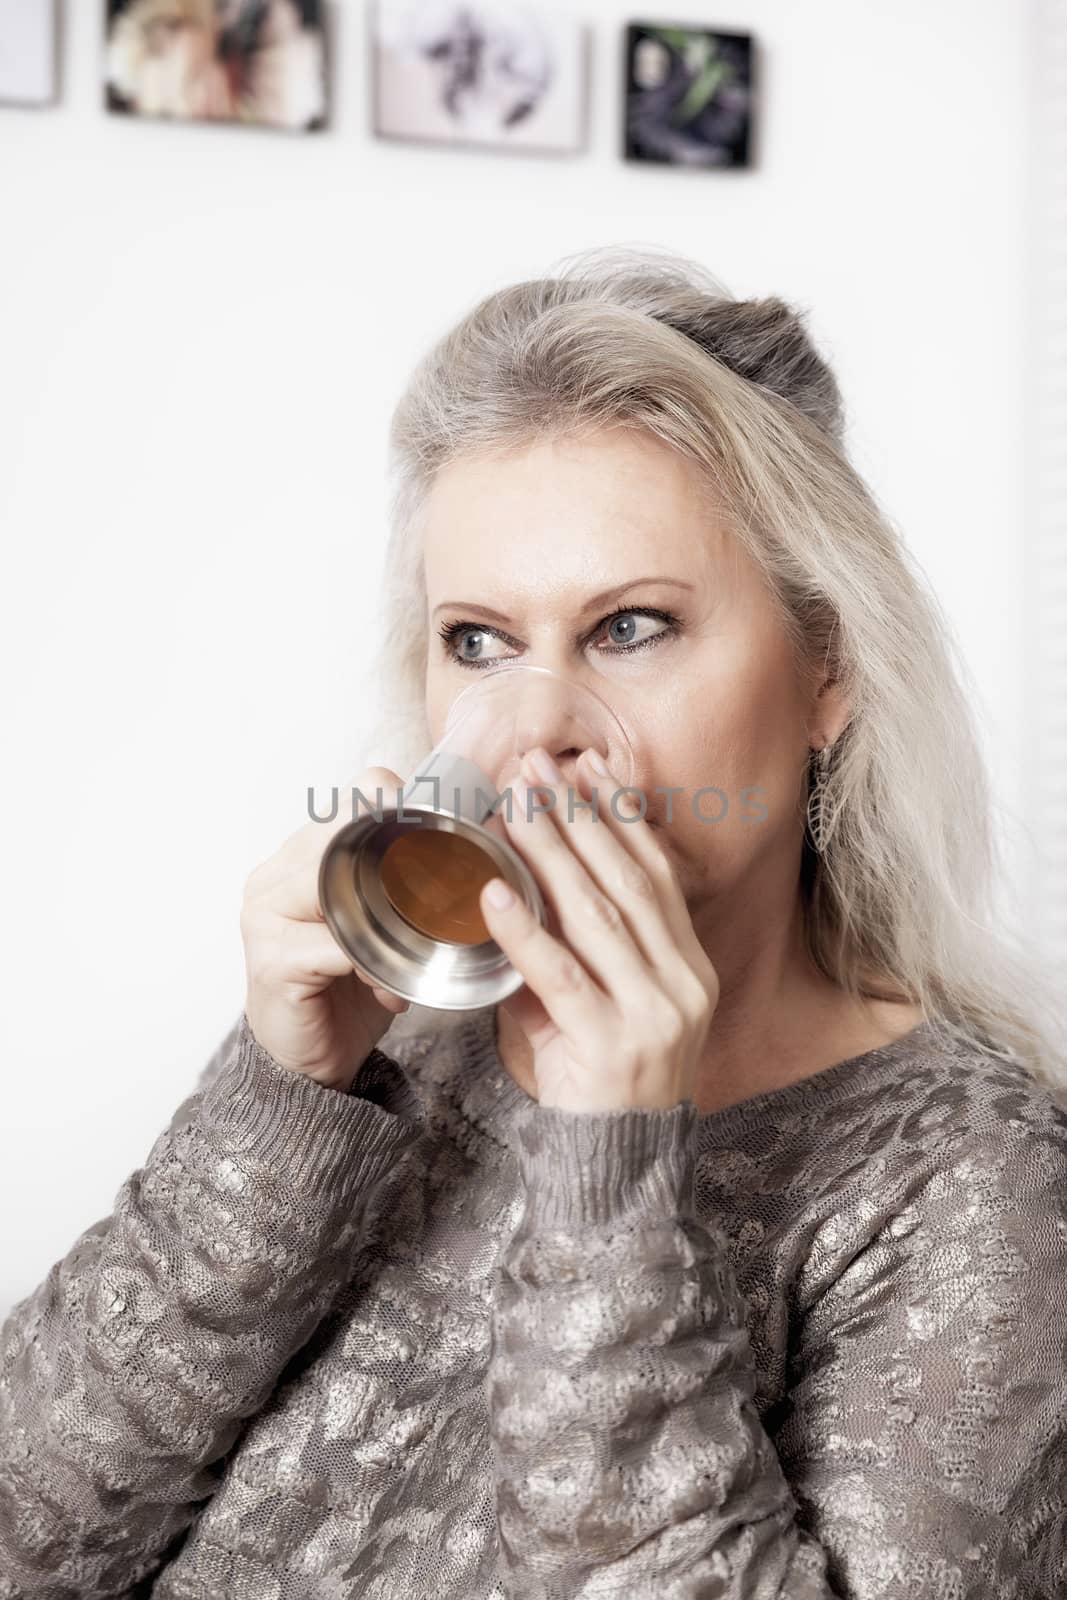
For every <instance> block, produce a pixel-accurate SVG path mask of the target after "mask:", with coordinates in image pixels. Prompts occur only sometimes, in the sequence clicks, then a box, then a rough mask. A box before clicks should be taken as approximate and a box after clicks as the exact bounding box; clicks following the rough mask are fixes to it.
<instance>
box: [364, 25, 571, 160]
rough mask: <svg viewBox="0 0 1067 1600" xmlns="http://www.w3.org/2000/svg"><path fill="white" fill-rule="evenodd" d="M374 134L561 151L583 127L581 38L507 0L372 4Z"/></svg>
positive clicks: (564, 151)
mask: <svg viewBox="0 0 1067 1600" xmlns="http://www.w3.org/2000/svg"><path fill="white" fill-rule="evenodd" d="M370 28H371V59H372V70H373V75H374V81H373V105H374V111H373V131H374V133H375V134H376V135H377V137H379V138H383V139H411V140H418V141H421V142H429V143H433V144H450V145H468V146H481V147H483V148H490V149H498V150H522V151H543V152H554V153H560V154H570V153H574V152H576V151H578V150H581V149H582V148H584V145H585V142H586V136H587V134H586V130H587V123H588V98H589V87H588V37H587V30H586V28H585V27H584V26H583V25H582V23H580V22H578V21H576V20H575V19H574V17H573V16H571V15H568V14H567V13H566V12H564V11H560V10H547V9H545V8H544V7H542V6H539V5H522V4H513V3H511V0H468V3H466V4H464V3H462V0H458V3H457V0H374V3H373V4H372V6H371V10H370Z"/></svg>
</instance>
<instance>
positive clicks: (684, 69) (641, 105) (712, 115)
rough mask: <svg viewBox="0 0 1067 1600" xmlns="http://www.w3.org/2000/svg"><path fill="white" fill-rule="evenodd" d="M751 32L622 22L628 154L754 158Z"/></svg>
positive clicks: (712, 162) (693, 160) (687, 159)
mask: <svg viewBox="0 0 1067 1600" xmlns="http://www.w3.org/2000/svg"><path fill="white" fill-rule="evenodd" d="M752 57H753V38H752V35H751V34H747V33H723V32H721V31H719V30H718V29H714V28H670V27H664V26H662V25H661V24H659V23H653V22H649V23H631V24H630V26H629V27H628V28H627V30H626V84H625V97H624V114H625V138H624V145H623V153H624V155H625V157H626V159H627V160H628V161H657V162H660V163H663V164H666V165H669V166H678V167H716V168H724V167H727V168H729V167H747V166H750V165H751V163H752V133H753V126H752V125H753V114H754V103H755V102H754V94H753V62H752Z"/></svg>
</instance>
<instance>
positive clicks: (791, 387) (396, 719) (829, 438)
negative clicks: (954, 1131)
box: [370, 246, 1067, 1093]
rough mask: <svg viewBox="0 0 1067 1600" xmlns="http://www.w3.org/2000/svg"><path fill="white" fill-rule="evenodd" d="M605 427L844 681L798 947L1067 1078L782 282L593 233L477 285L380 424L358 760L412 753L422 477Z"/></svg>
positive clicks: (893, 554) (1059, 1021)
mask: <svg viewBox="0 0 1067 1600" xmlns="http://www.w3.org/2000/svg"><path fill="white" fill-rule="evenodd" d="M620 425H621V426H626V427H632V428H636V429H643V430H646V431H647V432H648V433H649V434H652V435H654V436H656V437H657V438H658V439H660V440H663V441H664V442H666V443H667V444H668V445H670V446H672V447H673V448H674V449H675V450H678V451H680V452H681V453H682V454H683V455H684V456H686V457H687V458H688V459H689V460H690V461H691V462H692V463H694V464H695V466H696V467H697V468H698V469H699V472H700V474H701V476H702V481H703V482H704V483H705V484H706V485H707V486H708V487H709V489H711V490H712V491H713V493H714V497H715V503H716V504H717V505H718V506H720V507H723V508H724V509H725V513H726V517H727V524H728V526H729V528H730V530H731V532H732V533H733V535H734V536H735V537H736V538H737V539H738V540H739V541H740V542H741V545H742V546H743V548H744V549H745V550H746V552H747V553H748V554H749V556H750V557H751V558H752V559H753V560H754V561H755V562H756V563H757V565H758V567H759V569H760V570H761V572H762V574H763V577H764V579H765V582H766V584H767V586H768V590H769V593H770V594H771V596H772V598H773V599H774V600H775V601H776V602H777V604H778V607H779V610H780V614H781V618H782V622H783V625H784V626H785V629H786V632H787V636H788V637H789V638H790V640H791V641H792V643H793V647H794V649H795V650H796V652H797V659H798V661H800V660H805V661H808V662H819V663H821V664H823V665H824V666H825V667H826V669H827V671H828V674H829V675H830V676H832V677H834V678H835V679H837V681H838V682H839V683H840V684H841V685H842V688H843V689H844V690H845V691H846V692H847V694H848V696H849V699H850V703H851V717H850V720H849V722H848V724H847V726H846V728H845V730H844V732H843V733H842V734H841V735H840V736H839V738H838V739H837V741H836V743H835V746H834V750H833V759H832V763H831V765H830V767H829V770H828V771H827V773H826V774H825V779H824V781H821V782H820V783H819V784H818V786H817V788H816V789H811V790H809V799H808V810H807V816H806V821H805V830H804V842H803V851H802V863H801V872H800V882H799V884H798V893H799V894H800V895H801V896H802V900H803V907H804V923H805V929H806V939H807V943H808V948H809V950H810V953H811V956H812V958H813V960H814V961H815V962H816V964H817V965H818V967H819V968H820V969H821V971H822V972H823V973H824V974H825V975H826V976H827V977H828V978H830V979H831V981H832V982H834V983H835V984H836V985H838V986H839V987H840V988H841V989H842V990H844V991H847V992H849V993H850V994H852V995H853V996H860V995H866V996H879V997H882V998H900V999H906V1000H910V1001H912V1002H914V1003H917V1004H919V1005H920V1006H921V1008H922V1011H923V1013H924V1015H925V1016H926V1018H927V1019H928V1020H929V1021H930V1022H931V1023H932V1024H933V1025H934V1028H935V1030H936V1031H937V1033H938V1036H939V1037H940V1038H941V1040H942V1042H944V1043H945V1044H946V1045H949V1046H950V1047H951V1045H952V1043H953V1042H955V1043H957V1044H959V1045H960V1046H962V1047H963V1048H965V1049H968V1050H972V1049H979V1050H983V1051H987V1052H991V1053H993V1054H994V1055H996V1056H999V1057H1001V1058H1003V1059H1005V1060H1012V1061H1019V1062H1021V1063H1023V1064H1024V1065H1025V1066H1026V1067H1027V1069H1028V1070H1029V1071H1030V1072H1031V1073H1032V1074H1033V1075H1034V1076H1035V1077H1036V1078H1038V1079H1039V1080H1040V1081H1042V1082H1043V1083H1044V1084H1045V1085H1046V1086H1047V1087H1048V1088H1049V1089H1051V1090H1052V1091H1053V1092H1054V1093H1056V1092H1058V1091H1059V1092H1062V1091H1065V1090H1067V1049H1065V1037H1064V1019H1063V1016H1062V1014H1061V1012H1060V1010H1059V1003H1058V998H1057V995H1056V991H1055V986H1054V983H1053V979H1052V975H1051V974H1050V973H1047V972H1046V971H1045V970H1044V968H1043V967H1042V964H1041V961H1040V959H1039V957H1038V956H1037V954H1036V953H1035V952H1034V951H1032V950H1030V949H1028V948H1026V947H1025V945H1022V944H1021V943H1019V942H1018V936H1017V935H1014V934H1012V935H1009V934H1008V933H1006V932H1004V931H1003V930H1000V929H998V928H997V926H996V917H995V913H994V911H993V908H992V904H991V895H992V892H993V889H994V882H995V877H996V874H997V872H999V871H1000V870H1001V869H1002V860H1001V847H1000V844H999V840H998V839H997V836H996V834H995V831H994V828H993V826H992V803H991V790H990V783H989V778H988V774H987V772H986V770H985V766H984V762H983V758H982V755H981V751H980V747H979V742H978V737H977V733H976V729H975V725H974V721H973V717H972V712H971V707H970V703H969V698H968V692H969V691H970V689H971V681H970V678H969V674H968V671H967V668H966V666H965V664H964V662H963V661H962V659H961V657H960V655H959V652H958V648H957V646H956V643H955V640H954V638H953V635H952V631H951V629H950V627H949V625H948V622H947V620H946V618H945V616H944V614H943V612H942V611H941V608H940V606H939V604H938V602H937V600H936V599H935V597H934V596H933V594H932V593H931V592H930V590H929V588H928V586H927V584H926V582H925V580H924V579H923V577H922V576H921V573H920V571H919V569H918V568H917V566H916V565H915V563H914V562H913V560H912V557H911V555H910V553H909V551H908V548H907V546H906V545H905V543H904V541H903V539H902V538H901V536H900V535H899V533H898V532H897V531H896V529H895V527H894V526H893V524H892V523H891V521H890V520H889V518H888V517H887V516H886V514H885V513H884V512H883V511H882V510H881V509H880V507H879V506H878V505H877V504H876V502H875V499H874V497H873V495H872V493H871V491H870V489H869V488H868V487H867V485H866V484H865V483H864V481H863V479H862V478H861V476H860V475H859V474H858V473H857V471H856V470H855V469H854V467H853V466H852V465H851V463H850V462H849V460H848V457H847V453H846V450H845V445H844V442H843V435H844V415H843V405H842V399H841V394H840V390H839V388H838V384H837V381H836V379H835V377H834V375H833V373H832V371H831V370H830V368H829V366H828V365H827V363H826V361H825V360H824V359H823V358H822V356H821V355H820V354H819V352H818V351H817V349H816V348H815V346H814V343H813V341H812V339H811V338H810V336H809V334H808V332H807V329H806V327H805V326H804V320H803V314H802V313H801V312H799V311H798V310H797V309H796V308H795V307H792V306H790V305H789V304H787V303H786V302H785V301H783V300H781V299H779V298H777V297H776V296H770V297H765V298H755V299H737V298H735V297H734V296H733V295H731V294H730V293H729V291H728V290H726V289H725V288H724V287H723V285H722V284H721V283H720V282H719V281H718V280H717V279H716V278H714V277H713V276H712V275H711V274H710V273H709V272H707V271H706V270H705V269H704V268H703V267H701V266H700V265H699V264H698V263H696V262H694V261H692V260H689V259H687V258H685V257H682V256H678V255H674V254H671V253H668V252H666V251H662V250H659V249H657V248H656V247H654V246H638V247H625V246H609V247H604V248H600V249H595V250H590V251H584V252H581V253H579V254H577V255H574V256H570V257H566V258H564V260H563V261H562V262H561V263H559V264H558V265H557V268H556V270H555V271H553V272H552V273H551V274H550V275H548V276H545V277H540V278H532V279H529V280H526V281H523V282H519V283H514V284H511V285H509V286H507V287H505V288H502V289H500V290H498V291H497V292H495V293H493V294H490V295H489V296H487V297H486V298H484V299H482V300H481V301H480V302H479V303H477V304H476V305H475V306H474V307H473V309H472V310H470V311H469V313H468V314H467V315H465V316H464V317H462V319H461V320H460V321H459V322H458V323H457V324H456V325H455V326H453V327H452V328H451V329H450V331H448V332H447V333H446V334H445V335H444V336H443V337H442V338H440V339H439V340H438V341H437V342H436V343H435V344H434V346H433V347H432V348H431V349H430V350H429V351H428V352H427V353H426V354H425V356H424V357H423V359H422V360H421V361H420V362H419V363H418V365H417V366H416V368H415V370H414V372H413V373H412V374H411V377H410V381H409V383H408V385H407V387H406V389H405V391H404V393H403V394H402V396H401V399H400V401H399V403H398V404H397V406H396V409H395V411H394V414H393V418H392V425H391V431H390V462H389V472H390V523H391V528H390V536H389V545H388V550H387V554H386V565H385V576H384V588H383V595H382V602H383V603H382V608H381V612H380V624H381V628H382V641H381V648H380V650H379V653H378V656H377V661H376V666H377V672H378V674H379V681H378V706H379V720H378V723H377V725H376V727H375V728H374V730H373V733H372V735H371V739H370V747H371V750H372V756H371V759H373V760H374V761H375V762H379V761H383V760H387V755H386V753H388V760H387V764H390V765H392V766H393V767H394V769H395V770H396V771H398V772H399V773H401V774H402V775H403V776H405V777H406V776H407V775H408V774H410V773H411V772H412V770H413V769H414V766H415V764H416V763H417V761H418V760H419V758H420V757H421V756H423V755H424V754H426V753H427V751H428V750H429V748H430V738H429V730H428V726H427V722H426V717H425V709H424V693H425V671H426V663H427V649H428V642H429V641H428V623H427V618H426V604H425V572H424V566H423V553H422V512H423V509H424V506H425V503H426V499H427V495H428V492H429V490H430V488H431V487H432V485H433V483H434V480H435V477H436V475H437V473H438V472H439V471H440V470H441V469H442V468H443V467H444V466H445V465H446V464H447V463H449V462H450V461H452V460H454V459H456V458H457V457H459V456H463V455H466V454H468V453H480V454H483V455H485V454H491V453H492V452H495V451H506V450H508V449H513V448H515V447H516V446H520V445H522V444H523V443H534V442H536V441H537V440H539V439H544V438H546V437H551V436H559V435H562V434H567V433H569V434H576V433H579V432H584V431H586V430H592V429H596V428H598V427H606V426H612V427H618V426H620ZM965 685H966V686H967V689H965ZM810 770H811V769H810V768H809V775H810ZM809 782H810V776H809ZM816 845H818V846H819V848H816Z"/></svg>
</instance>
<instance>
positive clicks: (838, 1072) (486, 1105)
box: [455, 1004, 935, 1144]
mask: <svg viewBox="0 0 1067 1600" xmlns="http://www.w3.org/2000/svg"><path fill="white" fill-rule="evenodd" d="M497 1019H498V1009H497V1006H496V1005H495V1004H494V1005H491V1006H483V1007H480V1008H479V1009H478V1010H476V1011H470V1012H467V1013H465V1014H463V1016H462V1018H461V1020H460V1022H459V1023H458V1025H457V1028H456V1044H457V1046H458V1050H457V1060H458V1062H459V1063H461V1069H460V1074H459V1079H458V1086H457V1093H456V1100H455V1103H456V1105H457V1109H458V1110H459V1111H460V1112H461V1113H462V1115H463V1116H464V1118H465V1119H466V1120H467V1121H468V1122H470V1123H473V1124H474V1126H475V1127H477V1128H478V1129H479V1130H480V1131H481V1132H482V1133H483V1134H486V1135H487V1136H488V1137H489V1138H490V1139H492V1140H493V1142H494V1143H497V1144H506V1143H507V1142H508V1139H507V1131H508V1128H509V1127H510V1125H511V1124H512V1122H513V1121H514V1119H515V1118H516V1117H518V1116H521V1115H522V1114H524V1113H525V1112H527V1111H529V1110H531V1109H532V1108H533V1107H535V1106H536V1105H537V1103H538V1102H537V1101H536V1100H535V1099H534V1098H533V1097H532V1096H531V1095H528V1094H527V1093H526V1090H525V1089H523V1088H522V1086H521V1085H520V1084H518V1083H516V1081H515V1079H514V1078H513V1077H512V1076H511V1073H510V1072H509V1071H508V1069H507V1067H506V1066H505V1065H504V1062H503V1060H502V1059H501V1056H500V1051H499V1049H498V1046H497V1026H498V1020H497ZM934 1036H935V1026H934V1023H933V1022H932V1021H931V1019H930V1018H928V1017H924V1018H923V1019H922V1020H921V1021H920V1022H917V1023H916V1024H915V1026H914V1027H912V1028H910V1029H909V1030H908V1031H907V1032H906V1033H902V1034H900V1035H899V1036H898V1037H897V1038H896V1039H892V1040H890V1042H889V1043H888V1044H882V1045H875V1046H873V1047H872V1048H871V1049H870V1050H863V1051H861V1052H860V1054H859V1055H854V1056H848V1057H846V1059H845V1060H843V1061H836V1062H834V1063H832V1064H831V1065H830V1066H827V1067H821V1068H820V1069H819V1071H818V1072H813V1073H810V1074H809V1075H808V1077H806V1078H799V1079H797V1080H796V1082H794V1083H787V1084H783V1085H781V1086H780V1087H778V1088H776V1089H765V1090H763V1091H761V1092H760V1093H759V1094H754V1095H750V1096H748V1097H747V1098H746V1099H744V1100H739V1101H736V1102H735V1103H734V1104H733V1105H731V1106H724V1107H722V1108H720V1109H719V1110H717V1111H706V1112H703V1113H701V1114H700V1115H699V1116H698V1117H697V1124H698V1126H699V1128H700V1133H701V1143H705V1142H714V1141H715V1139H716V1138H717V1136H718V1135H719V1134H727V1135H728V1134H730V1133H731V1132H734V1133H736V1132H740V1131H741V1130H742V1129H744V1128H748V1127H751V1126H753V1125H754V1124H759V1123H761V1122H763V1121H765V1120H766V1119H767V1118H768V1117H778V1116H780V1115H788V1114H790V1113H792V1112H798V1111H806V1112H812V1111H818V1110H820V1109H821V1108H822V1107H824V1106H829V1105H832V1104H834V1103H835V1102H836V1101H837V1100H839V1099H840V1098H841V1097H842V1095H847V1094H848V1093H850V1092H851V1091H852V1090H853V1089H854V1087H855V1085H856V1081H857V1079H858V1078H862V1079H863V1081H864V1082H865V1083H869V1082H871V1081H872V1079H882V1078H885V1077H891V1076H892V1075H893V1073H894V1072H896V1071H897V1070H898V1069H899V1066H900V1064H901V1063H902V1062H905V1061H907V1060H908V1059H909V1058H912V1057H914V1056H915V1055H916V1054H917V1053H918V1052H919V1051H921V1050H922V1049H923V1048H924V1047H926V1046H929V1045H931V1044H933V1042H934Z"/></svg>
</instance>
